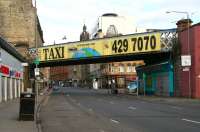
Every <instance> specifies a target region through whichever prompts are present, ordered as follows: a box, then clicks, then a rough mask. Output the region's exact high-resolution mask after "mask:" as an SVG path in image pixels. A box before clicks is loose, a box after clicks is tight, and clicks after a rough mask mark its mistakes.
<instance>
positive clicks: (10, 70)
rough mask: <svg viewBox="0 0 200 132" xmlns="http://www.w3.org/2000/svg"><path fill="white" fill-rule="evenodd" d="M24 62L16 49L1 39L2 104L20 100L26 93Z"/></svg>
mask: <svg viewBox="0 0 200 132" xmlns="http://www.w3.org/2000/svg"><path fill="white" fill-rule="evenodd" d="M23 62H25V59H24V58H23V57H22V56H21V55H20V54H19V53H18V52H17V51H16V49H15V48H14V47H13V46H11V45H10V44H9V43H8V42H6V41H5V40H4V39H3V38H1V37H0V102H6V101H8V100H12V99H14V98H18V97H20V93H21V92H24V86H23V71H24V69H23V66H22V63H23Z"/></svg>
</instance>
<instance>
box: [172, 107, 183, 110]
mask: <svg viewBox="0 0 200 132" xmlns="http://www.w3.org/2000/svg"><path fill="white" fill-rule="evenodd" d="M171 108H173V109H177V110H182V108H181V107H177V106H172V107H171Z"/></svg>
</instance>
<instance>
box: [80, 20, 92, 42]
mask: <svg viewBox="0 0 200 132" xmlns="http://www.w3.org/2000/svg"><path fill="white" fill-rule="evenodd" d="M89 38H90V35H89V33H88V32H87V27H86V25H85V24H84V25H83V32H82V33H81V35H80V41H85V40H89Z"/></svg>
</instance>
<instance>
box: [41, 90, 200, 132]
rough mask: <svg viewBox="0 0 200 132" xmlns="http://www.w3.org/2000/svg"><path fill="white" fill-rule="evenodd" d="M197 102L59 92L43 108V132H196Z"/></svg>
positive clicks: (199, 115)
mask: <svg viewBox="0 0 200 132" xmlns="http://www.w3.org/2000/svg"><path fill="white" fill-rule="evenodd" d="M199 109H200V101H199V100H193V99H181V98H161V97H148V96H145V97H143V96H140V97H136V96H132V95H111V94H108V92H107V91H106V90H91V89H81V88H60V89H59V90H57V91H54V92H53V93H52V94H51V95H50V96H49V97H48V99H46V101H45V103H44V105H43V106H42V109H41V113H40V118H41V123H42V124H41V125H42V131H43V132H55V131H57V132H161V131H162V132H188V131H190V132H199V131H200V112H199Z"/></svg>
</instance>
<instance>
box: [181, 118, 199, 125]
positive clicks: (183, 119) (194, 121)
mask: <svg viewBox="0 0 200 132" xmlns="http://www.w3.org/2000/svg"><path fill="white" fill-rule="evenodd" d="M182 120H183V121H187V122H192V123H197V124H200V122H199V121H193V120H188V119H184V118H183V119H182Z"/></svg>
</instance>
